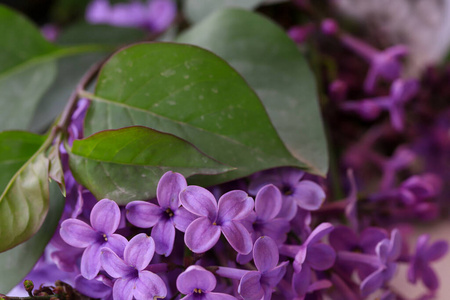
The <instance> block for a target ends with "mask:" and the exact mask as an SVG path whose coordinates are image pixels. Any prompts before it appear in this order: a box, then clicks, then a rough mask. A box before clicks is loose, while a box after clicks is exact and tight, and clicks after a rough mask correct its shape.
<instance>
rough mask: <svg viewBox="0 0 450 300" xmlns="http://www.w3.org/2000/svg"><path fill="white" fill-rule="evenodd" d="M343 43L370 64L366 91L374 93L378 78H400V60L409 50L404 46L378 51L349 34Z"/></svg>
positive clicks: (344, 37)
mask: <svg viewBox="0 0 450 300" xmlns="http://www.w3.org/2000/svg"><path fill="white" fill-rule="evenodd" d="M341 41H342V42H343V43H344V44H345V45H346V46H347V47H349V48H350V49H352V50H353V51H355V52H356V53H358V54H359V55H361V56H362V57H363V58H364V59H366V60H367V61H368V62H369V64H370V69H369V73H368V74H367V77H366V81H365V82H364V90H365V91H366V92H372V91H373V89H374V87H375V84H376V81H377V79H378V77H382V78H384V79H386V80H389V81H392V80H395V79H397V78H399V77H400V72H401V68H402V65H401V62H400V61H399V60H400V58H402V57H404V56H405V55H406V54H408V48H407V47H406V46H403V45H397V46H393V47H390V48H387V49H385V50H383V51H378V50H377V49H375V48H373V47H372V46H370V45H368V44H366V43H364V42H363V41H361V40H359V39H357V38H355V37H352V36H350V35H348V34H344V35H342V36H341Z"/></svg>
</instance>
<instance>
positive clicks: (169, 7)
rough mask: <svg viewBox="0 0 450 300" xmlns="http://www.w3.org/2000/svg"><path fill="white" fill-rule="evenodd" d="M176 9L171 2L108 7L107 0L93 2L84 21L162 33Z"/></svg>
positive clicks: (135, 2) (152, 1)
mask: <svg viewBox="0 0 450 300" xmlns="http://www.w3.org/2000/svg"><path fill="white" fill-rule="evenodd" d="M176 12H177V8H176V5H175V3H174V2H173V1H172V0H149V1H147V2H146V3H142V2H140V1H131V2H130V3H117V4H115V5H110V4H109V2H108V1H107V0H94V1H92V2H91V4H90V5H89V6H88V7H87V9H86V20H87V21H88V22H89V23H92V24H109V25H113V26H118V27H138V28H143V29H147V30H150V31H151V32H155V33H158V32H162V31H164V30H165V29H166V28H167V27H169V26H170V24H171V23H172V21H173V20H174V18H175V16H176Z"/></svg>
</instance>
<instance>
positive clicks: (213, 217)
mask: <svg viewBox="0 0 450 300" xmlns="http://www.w3.org/2000/svg"><path fill="white" fill-rule="evenodd" d="M180 201H181V203H182V205H183V206H184V208H186V209H187V210H188V211H190V212H191V213H193V214H195V215H197V216H199V218H197V219H196V220H195V221H193V222H192V223H191V224H190V225H189V226H188V227H187V229H186V233H185V235H184V241H185V244H186V246H187V247H188V248H189V249H191V250H192V251H193V252H195V253H203V252H205V251H208V250H209V249H211V248H212V247H213V246H214V245H215V244H216V243H217V241H218V240H219V237H220V233H221V232H222V233H223V234H224V236H225V238H226V239H227V241H228V242H229V243H230V245H231V246H232V247H233V248H234V249H235V250H236V251H237V252H238V253H242V254H247V253H249V252H250V251H251V250H252V238H251V236H250V233H249V232H248V231H247V229H245V227H244V225H242V224H241V223H240V221H239V220H242V219H243V218H245V217H246V216H247V215H248V214H249V213H250V212H251V211H252V210H253V206H254V201H253V199H252V198H251V197H249V196H248V195H247V193H245V192H244V191H238V190H235V191H230V192H228V193H226V194H224V195H222V197H220V199H219V204H217V201H216V199H215V198H214V196H213V194H211V192H209V191H208V190H206V189H204V188H202V187H199V186H194V185H192V186H188V187H187V188H186V189H185V190H184V191H182V192H181V194H180Z"/></svg>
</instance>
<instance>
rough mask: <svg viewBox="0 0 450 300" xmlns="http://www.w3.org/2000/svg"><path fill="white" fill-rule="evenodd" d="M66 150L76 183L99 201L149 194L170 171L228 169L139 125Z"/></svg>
mask: <svg viewBox="0 0 450 300" xmlns="http://www.w3.org/2000/svg"><path fill="white" fill-rule="evenodd" d="M69 154H70V160H69V161H70V168H71V170H72V172H73V174H74V177H75V178H76V180H77V182H79V183H80V184H82V185H83V186H85V187H87V188H88V189H89V190H90V191H91V192H92V193H93V194H94V195H95V196H96V197H97V199H102V198H109V199H112V200H114V201H116V202H118V203H119V204H125V203H128V202H129V201H131V200H136V199H149V198H151V197H153V196H154V195H155V194H156V186H157V184H158V181H159V178H160V177H161V176H162V175H163V174H164V173H165V172H167V171H169V170H172V171H174V172H179V173H181V174H183V175H184V176H186V177H188V176H190V175H192V174H218V173H222V172H225V171H228V170H230V167H228V166H225V165H223V164H220V163H219V162H217V161H214V160H213V159H211V158H209V157H208V156H206V155H204V154H203V153H201V152H199V151H198V150H197V149H196V148H195V147H193V146H192V145H191V144H189V143H187V142H186V141H184V140H182V139H180V138H177V137H175V136H173V135H171V134H166V133H162V132H158V131H155V130H152V129H150V128H146V127H140V126H138V127H128V128H122V129H118V130H109V131H102V132H99V133H96V134H94V135H92V136H90V137H88V138H86V139H84V140H75V141H74V143H73V146H72V149H71V151H69Z"/></svg>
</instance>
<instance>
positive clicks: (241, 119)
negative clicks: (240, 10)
mask: <svg viewBox="0 0 450 300" xmlns="http://www.w3.org/2000/svg"><path fill="white" fill-rule="evenodd" d="M83 96H86V97H89V98H91V99H92V100H93V102H92V103H91V106H90V107H89V110H88V113H87V116H86V120H85V133H86V134H92V133H95V132H98V131H101V130H104V129H114V128H121V127H126V126H130V125H142V126H146V127H150V128H154V129H156V130H160V131H163V132H167V133H171V134H174V135H176V136H178V137H181V138H182V139H185V140H186V141H188V142H190V143H192V144H193V145H195V146H196V147H198V148H199V149H200V151H202V152H204V153H205V154H207V155H209V156H210V157H213V158H215V159H216V160H218V161H220V162H222V163H224V164H227V165H229V166H232V167H235V168H237V169H236V170H233V171H230V172H227V173H226V174H225V176H219V177H220V178H218V177H215V178H214V180H211V181H210V182H208V183H213V182H214V183H216V182H223V181H226V180H230V179H235V178H239V177H243V176H246V175H249V174H251V173H253V172H256V171H259V170H262V169H268V168H272V167H276V166H285V165H297V166H303V165H302V164H301V163H299V162H297V161H296V160H295V159H294V158H293V157H292V156H291V155H290V154H289V152H288V151H287V149H286V148H285V146H284V145H283V143H282V142H281V140H280V138H279V137H278V135H277V133H276V132H275V130H274V128H273V126H272V124H271V123H270V121H269V118H268V116H267V114H266V112H265V110H264V107H263V106H262V104H261V102H260V101H259V99H258V97H257V96H256V94H255V93H254V92H253V90H252V89H251V88H249V86H248V85H247V83H246V82H245V81H244V79H243V78H242V77H241V76H240V75H239V74H238V73H237V72H236V71H235V70H233V69H232V68H231V67H230V66H229V65H228V64H227V63H226V62H225V61H224V60H222V59H221V58H219V57H217V56H216V55H214V54H213V53H211V52H209V51H206V50H204V49H201V48H198V47H194V46H189V45H181V44H170V43H149V44H139V45H134V46H131V47H129V48H126V49H124V50H123V51H121V52H118V53H117V54H116V55H114V56H113V57H112V58H111V59H110V60H109V61H108V62H107V63H106V65H105V66H104V67H103V69H102V70H101V73H100V75H99V78H98V84H97V87H96V92H95V95H88V94H87V93H84V94H83Z"/></svg>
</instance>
